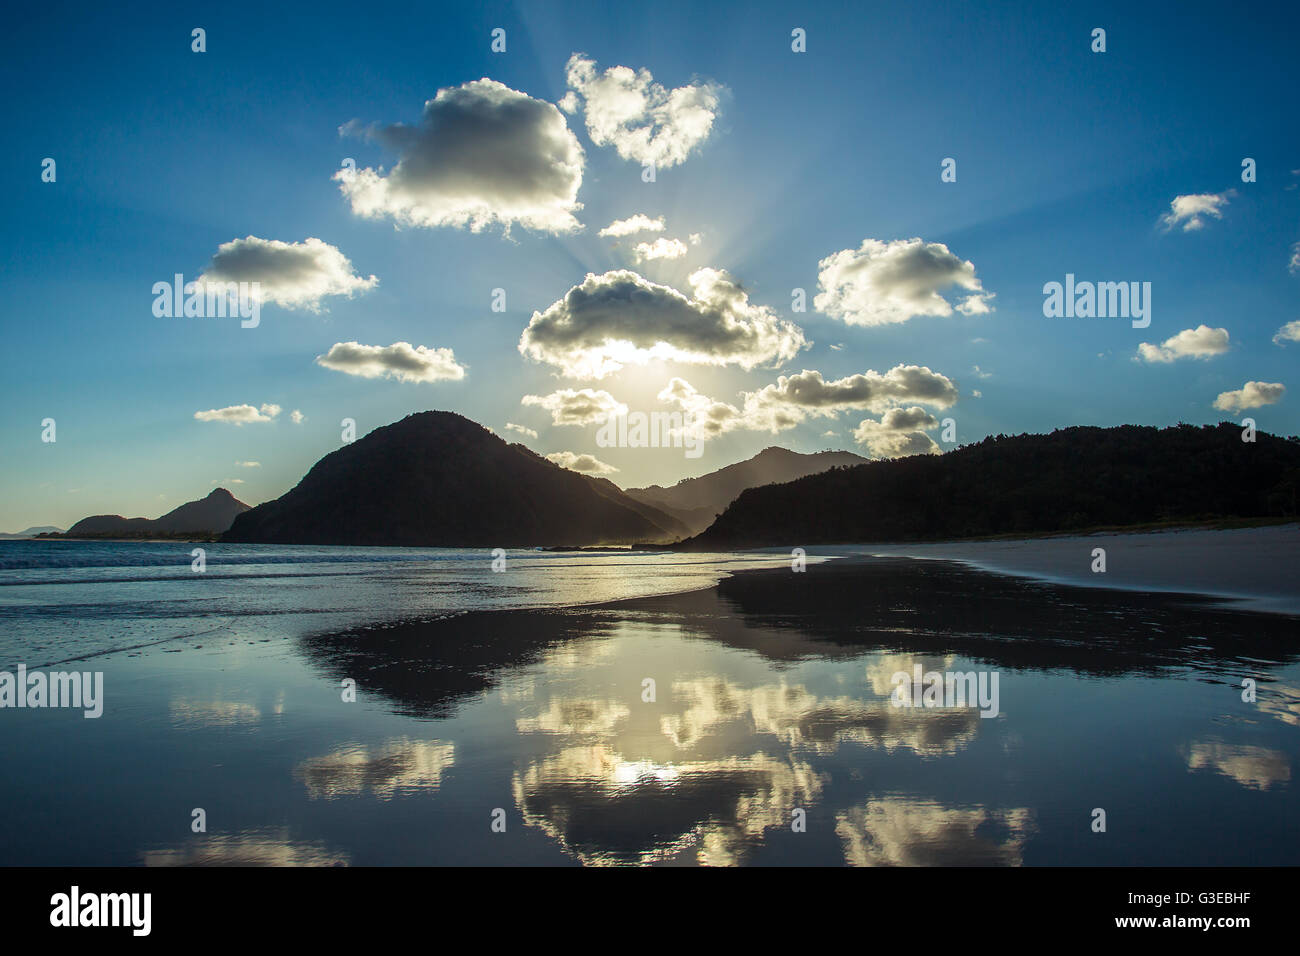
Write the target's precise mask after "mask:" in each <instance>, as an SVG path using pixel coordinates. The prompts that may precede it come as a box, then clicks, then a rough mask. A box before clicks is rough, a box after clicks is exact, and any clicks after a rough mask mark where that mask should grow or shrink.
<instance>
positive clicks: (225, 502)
mask: <svg viewBox="0 0 1300 956" xmlns="http://www.w3.org/2000/svg"><path fill="white" fill-rule="evenodd" d="M248 509H249V506H248V505H246V504H244V503H243V502H242V501H240V500H239V499H238V498H236V497H235V496H234V495H232V494H231V493H230V492H229V491H227V490H226V489H225V488H216V489H214V490H213V491H212V492H211V493H209V494H208V495H207V497H205V498H200V499H198V500H197V501H187V502H186V503H185V504H183V505H181V506H180V507H179V508H173V509H172V510H171V511H169V512H167V513H166V514H165V515H163V516H162V517H159V518H123V517H122V516H121V515H91V516H90V517H89V518H82V519H81V520H80V521H78V522H77V523H76V524H74V525H73V526H72V527H71V528H69V529H68V530H67V531H64V532H59V531H58V530H57V529H55V530H54V531H52V532H47V533H43V534H41V535H39V536H38V537H41V538H113V539H116V538H191V537H198V536H202V537H210V538H216V537H217V536H218V535H220V534H221V533H222V532H224V531H226V530H227V529H228V528H229V527H230V525H231V523H232V522H233V521H234V520H235V516H236V515H239V514H241V513H243V512H245V511H247V510H248Z"/></svg>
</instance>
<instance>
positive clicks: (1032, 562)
mask: <svg viewBox="0 0 1300 956" xmlns="http://www.w3.org/2000/svg"><path fill="white" fill-rule="evenodd" d="M1094 548H1104V549H1105V551H1106V571H1105V573H1104V574H1099V573H1095V572H1093V571H1092V563H1093V560H1094V559H1093V554H1092V552H1093V549H1094ZM863 551H864V553H868V554H875V555H880V556H893V557H914V558H938V559H942V560H948V561H961V562H963V563H966V564H969V565H972V566H974V567H979V568H984V569H986V570H989V571H997V572H999V573H1002V574H1014V575H1023V576H1027V577H1034V578H1039V579H1042V580H1049V581H1058V582H1062V583H1068V584H1075V585H1080V586H1084V587H1100V588H1121V589H1124V590H1135V591H1176V592H1183V593H1196V594H1205V595H1212V596H1215V597H1220V598H1227V599H1232V600H1235V601H1239V602H1241V603H1242V604H1243V605H1244V606H1248V607H1250V608H1251V609H1253V610H1258V611H1272V612H1277V613H1283V614H1300V525H1297V524H1289V525H1275V526H1272V527H1266V528H1239V529H1229V530H1186V531H1158V532H1149V533H1128V534H1096V535H1082V536H1072V537H1059V538H1030V539H1020V540H1014V541H950V542H941V543H935V544H881V545H864V546H863Z"/></svg>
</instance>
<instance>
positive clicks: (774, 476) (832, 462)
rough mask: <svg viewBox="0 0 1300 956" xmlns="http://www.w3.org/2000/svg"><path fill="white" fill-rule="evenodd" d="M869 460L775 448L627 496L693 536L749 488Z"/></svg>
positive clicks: (847, 454) (849, 454) (632, 490)
mask: <svg viewBox="0 0 1300 956" xmlns="http://www.w3.org/2000/svg"><path fill="white" fill-rule="evenodd" d="M866 461H867V459H865V458H863V457H862V456H860V455H855V454H853V453H852V452H847V451H819V452H816V453H814V454H811V455H805V454H801V453H800V452H797V451H790V450H789V449H788V448H778V447H776V446H772V447H770V448H764V449H763V450H762V451H760V452H759V453H758V454H757V455H755V456H754V457H753V458H749V459H746V460H745V461H738V462H736V463H735V464H734V465H727V467H725V468H719V469H718V470H717V471H711V472H709V473H708V474H707V475H701V476H700V477H698V478H683V479H682V480H681V481H679V482H677V484H675V485H672V486H671V487H668V488H664V487H661V486H660V485H651V486H649V487H648V488H628V489H627V494H628V495H629V496H631V497H633V498H635V499H637V500H638V501H643V502H645V503H646V504H648V505H652V506H654V507H656V508H659V509H660V510H662V511H666V512H668V514H670V515H673V516H674V517H676V518H678V519H680V520H681V521H682V522H684V523H685V524H686V525H687V526H689V527H690V529H691V533H692V534H695V533H698V532H700V531H703V530H704V529H705V528H707V527H708V526H709V525H711V524H712V523H713V520H714V519H715V518H716V517H717V516H718V514H719V512H721V511H722V510H723V509H725V508H726V507H727V505H729V504H731V503H732V502H733V501H735V500H736V498H737V497H738V496H739V495H740V493H741V492H742V491H744V490H746V489H747V488H757V487H759V486H761V485H770V484H773V483H777V482H785V481H794V480H795V479H796V478H803V477H804V476H805V475H815V474H817V473H819V472H823V471H828V470H829V469H831V468H837V467H840V466H845V465H860V464H864V463H865V462H866Z"/></svg>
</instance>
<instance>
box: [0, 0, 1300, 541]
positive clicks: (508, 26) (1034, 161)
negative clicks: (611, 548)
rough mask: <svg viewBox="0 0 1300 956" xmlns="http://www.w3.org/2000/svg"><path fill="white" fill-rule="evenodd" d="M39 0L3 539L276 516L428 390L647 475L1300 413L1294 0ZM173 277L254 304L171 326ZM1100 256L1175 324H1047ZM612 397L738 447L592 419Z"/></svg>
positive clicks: (22, 37)
mask: <svg viewBox="0 0 1300 956" xmlns="http://www.w3.org/2000/svg"><path fill="white" fill-rule="evenodd" d="M12 16H15V17H17V21H16V22H15V23H14V25H13V27H12V29H11V30H8V31H6V36H5V37H4V39H3V40H0V44H3V49H4V58H3V65H0V77H2V78H3V82H4V86H5V89H6V90H7V91H8V93H9V96H8V101H9V105H10V110H11V114H13V115H11V117H10V121H9V122H8V123H7V124H6V126H5V130H4V132H3V134H0V135H3V137H4V140H5V144H4V150H3V159H0V162H2V163H3V165H4V169H5V175H6V181H7V182H8V183H9V188H8V190H7V193H6V195H7V197H8V203H7V207H8V208H7V216H6V220H7V221H6V229H5V231H4V237H3V239H2V240H0V242H2V243H3V262H4V266H3V273H2V274H0V275H2V280H0V281H3V283H4V287H5V293H6V294H5V296H4V303H5V307H4V312H3V339H4V349H3V351H4V356H5V358H4V375H3V379H2V380H0V390H2V392H0V394H2V396H3V402H4V408H5V409H6V414H5V415H3V416H0V447H3V450H4V458H5V464H4V468H3V474H2V476H0V530H6V531H16V530H19V529H21V528H24V527H27V526H29V525H43V524H55V525H59V526H62V527H66V526H68V525H70V524H71V523H73V522H74V521H76V520H77V519H79V518H81V517H84V516H86V515H89V514H96V513H106V512H107V513H121V514H124V515H128V516H137V515H143V516H146V517H156V516H158V515H159V514H162V513H163V512H165V511H168V510H170V509H171V508H174V507H176V506H177V505H179V504H181V503H182V502H184V501H187V500H191V499H194V498H199V497H202V496H203V495H205V494H207V493H208V492H209V491H210V490H211V489H212V488H213V487H216V486H217V485H224V486H225V487H227V488H229V489H230V490H231V491H232V492H233V493H234V494H235V495H236V496H237V497H239V498H241V499H243V500H244V501H247V502H249V503H250V504H256V503H259V502H261V501H265V500H268V499H271V498H275V497H277V496H279V495H281V494H283V493H284V492H285V491H287V490H288V489H289V488H291V487H292V486H293V485H294V484H295V483H296V482H297V481H298V480H299V479H300V478H301V476H302V475H303V474H304V473H305V472H306V471H307V469H308V468H309V467H310V466H311V465H312V464H313V463H314V462H315V461H316V460H318V459H319V458H320V457H321V456H322V455H324V454H326V453H328V452H330V451H332V450H334V449H336V448H338V447H339V446H340V443H341V426H340V422H341V421H342V420H343V419H345V418H350V419H353V420H355V422H356V431H357V435H358V436H360V435H363V434H365V433H366V432H369V431H370V430H371V429H373V428H375V427H378V426H381V425H385V424H388V423H390V422H392V421H395V420H397V419H399V418H401V417H403V416H404V415H407V414H409V413H411V412H415V411H422V410H425V409H446V410H451V411H456V412H459V413H461V414H463V415H466V416H467V417H469V418H472V419H474V420H475V421H478V422H481V423H482V424H484V425H486V426H489V427H491V428H492V429H493V430H494V431H495V432H496V433H497V434H498V435H501V436H502V437H504V438H507V439H508V440H511V441H522V442H523V443H524V444H526V445H528V447H530V448H532V449H533V450H535V451H537V452H538V453H540V454H544V455H555V456H557V458H559V459H560V460H563V461H567V462H575V461H576V462H578V463H579V464H591V463H590V462H587V461H586V460H585V459H582V458H579V457H576V456H592V457H594V459H596V460H597V462H598V463H603V464H604V465H607V466H608V467H609V469H616V470H610V471H608V472H607V473H608V475H609V477H611V478H612V479H613V480H614V481H616V482H617V483H619V484H620V485H623V486H625V487H627V486H633V485H643V484H649V483H656V482H657V483H671V482H673V481H676V480H677V479H679V478H681V477H686V476H689V475H697V474H701V473H704V472H707V471H712V470H714V469H716V468H719V467H722V466H723V465H726V464H729V463H731V462H733V461H737V460H740V459H742V458H746V457H749V456H750V455H752V454H754V453H755V452H757V451H758V450H760V449H761V448H764V447H766V446H768V445H774V444H779V445H783V446H785V447H789V448H793V449H795V450H797V451H816V450H820V449H824V448H842V449H850V450H854V451H857V452H858V453H860V454H864V455H869V456H882V455H890V454H901V453H909V452H915V451H927V450H929V451H936V450H940V451H941V450H945V449H948V448H952V447H954V445H953V443H952V442H945V441H944V440H943V438H942V434H941V433H942V426H941V425H940V422H941V421H942V420H943V419H946V418H951V419H953V420H954V421H955V423H956V439H957V442H959V443H966V442H971V441H978V440H979V439H981V438H983V437H985V436H986V435H989V434H997V433H1008V434H1010V433H1019V432H1027V431H1028V432H1038V431H1050V430H1052V429H1053V428H1057V427H1063V426H1067V425H1075V424H1094V425H1115V424H1122V423H1137V424H1151V425H1168V424H1173V423H1176V422H1179V421H1185V422H1192V423H1206V422H1216V421H1221V420H1225V419H1226V420H1239V419H1240V418H1242V417H1245V416H1249V417H1252V418H1254V419H1255V420H1256V422H1257V423H1258V426H1259V428H1261V429H1263V430H1266V431H1270V432H1274V433H1280V434H1285V435H1290V434H1295V433H1297V432H1300V411H1297V403H1296V395H1295V394H1294V393H1293V389H1294V388H1295V387H1296V386H1297V383H1296V381H1295V378H1294V374H1293V372H1294V369H1295V367H1296V358H1297V355H1300V188H1297V187H1300V127H1298V126H1297V123H1296V115H1297V112H1296V106H1295V99H1296V91H1297V90H1298V89H1300V67H1297V65H1296V64H1297V62H1298V60H1297V57H1296V56H1295V51H1294V46H1295V37H1296V35H1297V26H1300V14H1297V12H1296V9H1295V7H1294V6H1293V5H1285V4H1277V5H1269V4H1265V5H1263V6H1252V7H1249V8H1244V7H1232V8H1224V7H1211V6H1208V5H1199V4H1172V3H1171V4H1161V5H1158V6H1155V7H1150V8H1148V7H1147V5H1140V6H1138V5H1130V4H1090V5H1088V6H1087V7H1085V8H1073V9H1072V8H1070V7H1069V5H1062V4H1055V3H1041V4H1033V5H1027V4H1020V3H1017V4H1006V5H1002V6H1000V7H996V8H993V9H983V8H977V7H974V6H971V7H966V6H961V5H954V4H949V3H932V2H916V3H907V4H896V5H889V6H883V7H877V8H872V9H867V8H866V7H865V6H862V5H858V4H845V3H809V4H803V3H801V4H761V3H760V4H737V5H731V4H712V3H698V2H692V3H654V4H646V5H631V4H608V3H589V4H588V3H545V4H543V3H521V4H516V5H511V4H483V5H475V6H474V7H472V8H469V7H463V6H451V5H446V6H444V5H440V4H436V3H431V4H422V5H418V6H412V7H410V8H382V9H381V8H374V9H365V10H358V8H357V7H356V6H355V5H352V4H349V5H343V4H333V3H317V4H311V5H306V4H285V5H274V6H270V5H259V6H256V7H254V6H251V5H243V4H222V5H212V6H199V7H194V8H187V9H175V8H172V7H169V6H164V5H157V6H155V5H150V4H143V5H134V6H131V7H129V8H103V9H96V10H89V11H81V10H79V9H77V8H75V7H71V6H64V5H60V4H50V5H41V6H40V7H39V8H23V9H22V10H21V11H19V12H16V13H15V14H12ZM196 27H198V28H202V29H203V30H204V31H205V37H204V40H205V45H206V49H205V51H204V52H194V51H193V49H192V45H193V43H194V40H193V38H192V34H191V31H192V30H193V29H194V28H196ZM497 28H500V29H502V30H504V31H505V34H504V37H505V51H504V52H493V50H492V44H493V30H494V29H497ZM796 28H800V29H802V30H803V31H805V33H806V50H805V51H804V52H795V51H794V50H793V49H792V43H794V40H793V39H792V35H791V33H792V30H795V29H796ZM1095 28H1102V29H1104V30H1105V31H1106V33H1105V43H1106V49H1105V52H1093V49H1092V47H1093V45H1094V39H1093V30H1094V29H1095ZM46 158H50V159H53V160H54V161H55V166H54V181H53V182H47V181H44V180H45V178H48V177H47V176H45V175H44V174H45V164H44V163H43V161H44V160H45V159H46ZM949 158H950V159H952V160H955V174H956V175H955V181H944V180H943V178H942V175H941V174H942V173H943V171H944V168H943V163H944V160H945V159H949ZM1246 158H1250V159H1252V160H1254V168H1255V181H1253V182H1247V181H1244V180H1243V176H1242V173H1243V166H1242V163H1243V160H1244V159H1246ZM348 160H351V161H352V163H351V164H348V163H347V161H348ZM647 163H653V164H654V178H653V181H652V182H647V181H646V179H647V174H646V164H647ZM345 166H347V167H348V168H345ZM353 167H354V170H355V171H353ZM616 224H621V225H616ZM637 227H641V228H639V229H638V228H637ZM602 233H604V235H602ZM178 273H179V274H182V275H183V276H184V279H185V281H186V282H189V281H192V280H195V279H198V278H199V277H200V276H206V277H207V278H209V279H210V280H213V281H216V280H223V281H224V280H230V281H236V280H254V279H256V280H258V281H260V283H261V296H262V299H261V303H260V321H259V324H258V325H257V326H256V327H254V328H244V327H241V322H240V320H239V319H238V318H215V317H212V318H199V317H184V316H179V317H178V316H170V317H168V316H158V315H156V314H155V300H156V298H157V297H156V295H155V293H154V291H153V289H154V286H155V284H156V283H160V282H161V283H166V282H171V281H172V280H173V277H174V275H176V274H178ZM1067 274H1070V275H1073V276H1074V277H1075V280H1076V282H1085V281H1087V282H1123V283H1138V288H1139V289H1142V288H1149V290H1150V292H1149V301H1143V303H1142V304H1143V307H1144V308H1145V307H1147V306H1149V309H1150V311H1149V318H1150V325H1149V326H1148V327H1145V328H1135V327H1133V323H1132V322H1131V321H1130V319H1129V318H1122V317H1121V318H1101V317H1086V318H1085V317H1069V318H1067V317H1048V316H1045V315H1044V299H1045V295H1044V286H1045V284H1046V283H1050V282H1060V283H1064V282H1065V281H1066V276H1067ZM1145 283H1150V285H1149V286H1144V284H1145ZM798 289H801V290H803V293H804V294H803V299H804V304H805V306H806V308H805V309H804V310H803V311H799V308H798V301H797V300H798V298H799V297H798V296H797V295H796V293H795V292H794V290H798ZM496 290H503V292H504V303H503V304H504V309H503V310H500V311H495V310H494V309H493V305H494V302H496V303H497V304H498V306H500V305H501V304H502V302H501V296H500V294H499V293H497V292H496ZM615 404H617V405H620V406H626V407H627V408H628V409H629V410H631V411H634V412H637V411H640V412H653V411H672V410H678V411H685V412H694V413H700V415H701V417H699V418H697V419H695V422H696V424H695V426H694V427H696V428H698V429H699V431H698V435H699V437H701V438H707V439H708V440H707V443H706V444H705V446H704V452H703V454H702V455H701V456H700V457H698V458H694V459H691V458H687V457H686V456H685V455H684V454H683V450H682V449H680V448H673V449H662V448H649V449H647V448H606V447H600V446H599V445H598V444H597V441H596V435H597V428H598V423H597V421H596V416H597V415H598V414H599V413H600V412H601V411H602V410H607V409H608V408H610V407H613V406H614V405H615ZM46 419H53V420H54V421H55V423H56V429H57V431H56V439H57V440H56V441H54V442H47V441H43V440H42V433H43V426H42V423H43V421H44V420H46ZM508 425H513V426H516V427H514V428H508V427H507V426H508ZM565 453H570V454H569V455H568V456H567V457H566V455H565Z"/></svg>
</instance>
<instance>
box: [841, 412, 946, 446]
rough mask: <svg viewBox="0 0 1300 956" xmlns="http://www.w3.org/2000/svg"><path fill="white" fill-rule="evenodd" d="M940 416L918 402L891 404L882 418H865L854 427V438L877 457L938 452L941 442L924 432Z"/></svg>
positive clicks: (936, 425) (933, 426)
mask: <svg viewBox="0 0 1300 956" xmlns="http://www.w3.org/2000/svg"><path fill="white" fill-rule="evenodd" d="M938 425H939V420H938V419H937V418H935V417H934V416H933V415H931V414H930V413H929V412H927V411H926V410H925V409H924V408H921V407H919V406H915V405H914V406H912V407H911V408H891V409H890V410H889V411H887V412H885V414H884V415H882V416H881V418H880V421H875V420H874V419H870V418H866V419H863V420H862V421H861V422H860V423H859V424H858V427H857V428H855V429H854V430H853V439H854V441H856V442H857V443H858V444H859V445H861V446H862V447H863V448H865V449H866V450H867V451H868V452H869V453H870V454H871V455H872V456H873V457H876V458H905V457H907V456H908V455H937V454H939V452H940V448H939V446H938V444H936V443H935V441H934V439H933V438H931V437H930V436H929V435H927V434H926V433H925V432H926V431H927V430H929V429H931V428H937V427H938Z"/></svg>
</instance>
